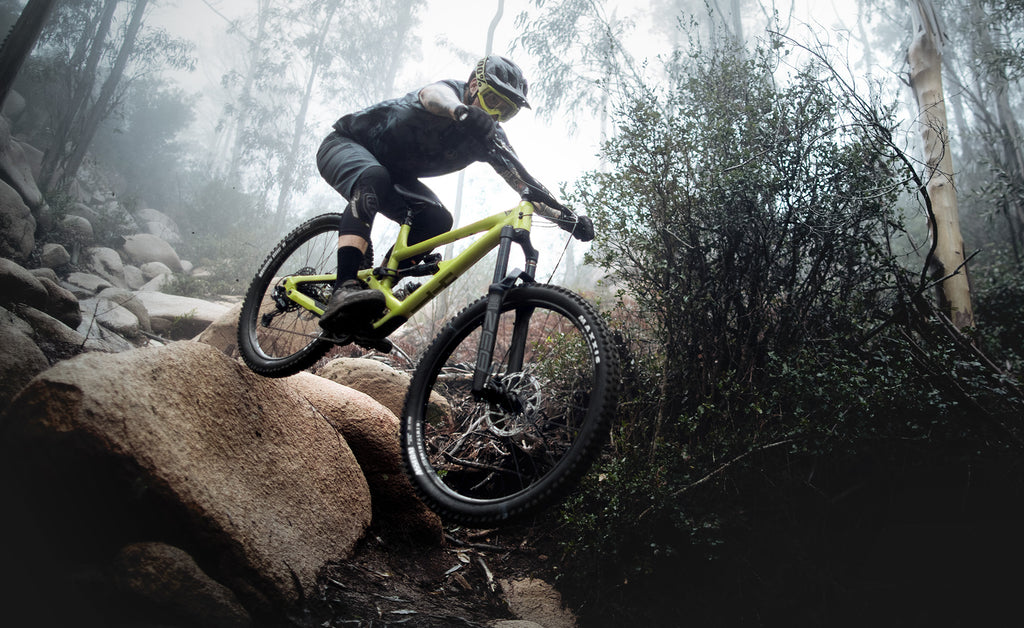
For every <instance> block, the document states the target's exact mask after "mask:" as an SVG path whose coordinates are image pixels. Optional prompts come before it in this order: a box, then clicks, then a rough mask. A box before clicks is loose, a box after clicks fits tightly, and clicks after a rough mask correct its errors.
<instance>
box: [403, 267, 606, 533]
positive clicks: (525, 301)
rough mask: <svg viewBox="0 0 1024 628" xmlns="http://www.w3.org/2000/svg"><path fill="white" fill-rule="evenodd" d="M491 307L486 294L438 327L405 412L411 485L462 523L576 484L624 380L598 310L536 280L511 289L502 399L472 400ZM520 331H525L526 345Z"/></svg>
mask: <svg viewBox="0 0 1024 628" xmlns="http://www.w3.org/2000/svg"><path fill="white" fill-rule="evenodd" d="M485 313H486V299H484V300H481V301H480V302H478V303H476V304H473V305H471V306H470V307H469V308H467V309H466V310H465V311H464V312H463V313H461V314H460V315H459V316H458V317H456V319H454V320H453V322H452V323H451V324H450V325H449V326H448V327H447V328H446V330H445V331H443V332H442V333H441V335H440V336H439V337H438V339H437V340H436V341H435V344H434V345H433V346H432V347H431V348H430V350H428V352H427V354H426V355H425V356H424V359H423V362H421V366H420V369H419V370H418V371H417V373H416V376H415V377H414V381H413V385H412V387H411V388H410V394H409V398H408V399H407V407H406V411H405V413H404V420H405V422H406V425H405V426H404V429H403V444H405V445H406V446H405V447H403V452H404V454H405V455H406V462H407V464H408V466H409V468H410V471H411V473H412V475H413V479H414V483H415V484H416V485H417V487H418V488H419V489H420V491H421V493H423V495H424V497H425V498H426V500H427V503H428V504H430V505H431V506H432V507H433V508H434V509H435V510H437V511H439V512H440V513H441V514H442V515H443V516H447V517H449V518H452V519H456V520H459V521H462V522H466V523H474V522H475V523H497V522H501V521H505V520H510V519H514V518H516V517H519V516H521V515H524V514H528V513H530V512H533V511H535V510H536V509H538V508H540V507H542V506H544V505H546V504H547V503H549V502H550V501H552V500H553V499H555V498H556V497H558V496H559V495H560V494H561V492H562V491H563V490H566V489H567V488H568V487H569V486H571V485H572V484H573V483H574V482H573V480H575V479H576V478H578V477H579V476H580V475H581V474H582V473H583V472H584V471H585V470H586V468H587V466H589V464H590V462H591V460H592V459H593V458H594V457H596V455H597V453H598V451H599V448H600V445H601V443H602V442H603V440H604V437H605V436H607V432H608V427H609V424H610V416H611V411H612V406H613V405H614V397H615V394H614V393H615V382H616V381H617V377H616V376H615V375H614V371H615V369H616V368H617V361H616V360H615V358H614V352H613V349H612V347H611V343H610V342H609V339H608V335H607V331H606V330H605V328H604V325H603V323H602V322H601V320H600V318H599V317H598V316H597V314H596V313H595V312H593V310H592V308H590V307H589V306H587V304H586V303H585V302H583V301H582V299H580V298H579V297H577V296H576V295H574V294H572V293H570V292H568V291H565V290H561V289H559V288H556V287H553V286H538V285H529V286H522V287H519V288H515V289H513V290H512V291H510V292H509V293H508V294H507V295H506V298H505V301H504V304H503V306H502V312H501V316H500V319H499V324H498V331H497V337H496V340H495V350H494V359H493V364H492V369H491V378H490V379H491V383H492V385H493V386H494V387H495V388H497V389H498V390H500V391H501V392H502V394H501V400H500V401H497V402H496V401H493V400H492V401H489V402H488V401H481V400H478V399H475V398H474V396H473V394H472V382H473V370H474V369H473V365H474V363H475V361H476V351H477V347H478V345H479V342H480V335H481V328H482V325H483V321H484V316H485ZM517 330H518V331H517ZM517 335H518V337H520V338H522V339H524V340H525V342H524V343H520V344H521V346H522V349H521V351H516V350H515V348H514V346H515V344H516V343H515V342H514V340H513V339H514V338H516V337H517ZM520 352H521V355H520ZM430 392H433V393H436V394H439V395H441V396H442V397H443V398H444V399H445V400H446V401H447V402H448V405H449V406H450V408H451V413H450V415H438V414H437V413H433V415H431V414H428V404H427V402H428V401H429V393H430Z"/></svg>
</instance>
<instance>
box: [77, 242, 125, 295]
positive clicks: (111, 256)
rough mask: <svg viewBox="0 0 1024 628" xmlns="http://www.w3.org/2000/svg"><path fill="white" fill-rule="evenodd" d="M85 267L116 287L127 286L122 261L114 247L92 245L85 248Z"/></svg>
mask: <svg viewBox="0 0 1024 628" xmlns="http://www.w3.org/2000/svg"><path fill="white" fill-rule="evenodd" d="M85 257H86V269H87V270H89V271H91V272H92V273H93V274H94V275H97V276H99V277H102V278H104V279H106V280H107V281H109V282H110V284H111V285H113V286H116V287H118V288H127V287H128V282H127V281H125V278H124V262H122V261H121V256H120V255H118V254H117V251H115V250H114V249H111V248H108V247H105V246H93V247H90V248H88V249H86V255H85Z"/></svg>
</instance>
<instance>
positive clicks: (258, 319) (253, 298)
mask: <svg viewBox="0 0 1024 628" xmlns="http://www.w3.org/2000/svg"><path fill="white" fill-rule="evenodd" d="M337 249H338V231H337V219H336V218H335V217H334V216H332V215H327V216H320V217H318V218H315V219H313V220H311V221H309V222H307V223H305V224H303V225H302V226H300V227H299V228H297V229H295V230H294V231H293V232H292V233H290V234H289V235H288V236H287V237H286V238H285V239H284V240H282V242H281V243H280V244H278V246H277V247H275V250H274V251H273V252H272V253H271V254H270V256H268V257H267V259H266V261H265V262H264V263H263V266H262V267H261V268H260V271H259V273H258V274H257V275H256V277H255V278H254V279H253V283H252V285H251V286H250V289H249V293H248V294H247V295H246V299H245V303H244V304H243V308H242V314H241V318H240V320H239V345H240V347H239V348H240V350H241V351H240V352H241V353H242V357H243V359H245V361H246V363H247V364H248V365H249V366H250V367H251V368H253V370H255V371H257V372H260V373H263V374H265V375H283V374H290V372H296V371H298V370H302V369H303V368H306V367H308V366H310V364H307V362H309V363H312V362H315V361H316V360H317V359H319V357H320V355H322V354H323V353H324V352H326V350H327V349H329V347H330V345H329V343H325V342H323V341H321V340H319V337H320V332H321V330H320V325H319V322H320V317H319V316H318V315H316V314H314V313H313V312H310V311H309V310H306V309H304V308H302V307H299V305H298V304H296V303H294V302H292V301H291V300H289V299H288V298H287V297H286V296H285V294H284V289H283V287H282V282H283V281H284V279H285V278H287V277H289V276H294V275H328V274H333V273H334V272H335V269H336V267H337ZM299 290H300V291H301V292H302V293H304V294H305V295H306V296H309V297H311V298H312V299H314V300H315V301H316V302H318V303H319V304H320V307H321V308H323V307H324V306H325V305H326V303H327V301H328V300H329V298H330V294H331V290H332V283H331V282H319V283H314V282H308V283H303V284H302V285H301V286H300V288H299Z"/></svg>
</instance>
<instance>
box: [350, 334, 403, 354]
mask: <svg viewBox="0 0 1024 628" xmlns="http://www.w3.org/2000/svg"><path fill="white" fill-rule="evenodd" d="M352 341H353V342H355V343H356V344H357V345H358V346H360V347H362V348H364V349H369V350H371V351H377V352H379V353H391V350H392V349H394V348H395V345H394V344H392V342H391V341H390V340H388V339H387V338H365V337H358V336H357V337H355V338H353V339H352Z"/></svg>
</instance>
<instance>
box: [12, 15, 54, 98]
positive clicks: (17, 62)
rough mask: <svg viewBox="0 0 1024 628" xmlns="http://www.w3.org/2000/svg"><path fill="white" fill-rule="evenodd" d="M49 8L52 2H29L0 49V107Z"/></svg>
mask: <svg viewBox="0 0 1024 628" xmlns="http://www.w3.org/2000/svg"><path fill="white" fill-rule="evenodd" d="M51 8H53V0H29V2H28V4H26V5H25V8H24V9H22V11H21V15H20V16H18V21H17V22H15V23H14V28H13V29H12V30H11V33H10V35H9V36H8V37H7V39H6V40H5V41H4V44H3V47H2V48H0V105H3V103H4V100H6V99H7V94H8V93H10V91H11V85H13V84H14V78H15V77H16V76H17V75H18V70H20V69H21V64H22V63H24V62H25V59H27V58H28V55H29V53H31V52H32V48H33V47H34V46H35V45H36V39H38V38H39V32H40V31H42V30H43V24H44V23H46V17H47V16H48V15H49V14H50V9H51Z"/></svg>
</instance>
